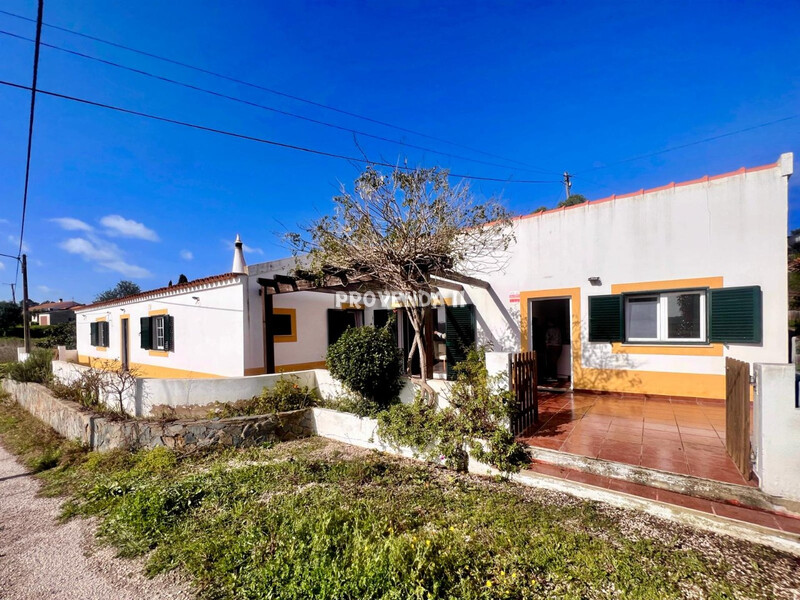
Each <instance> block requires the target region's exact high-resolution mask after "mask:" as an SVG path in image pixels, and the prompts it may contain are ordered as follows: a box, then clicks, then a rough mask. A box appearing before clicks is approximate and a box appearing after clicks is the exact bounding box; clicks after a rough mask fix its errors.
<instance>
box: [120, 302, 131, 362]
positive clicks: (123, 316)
mask: <svg viewBox="0 0 800 600" xmlns="http://www.w3.org/2000/svg"><path fill="white" fill-rule="evenodd" d="M130 320H131V316H130V315H128V314H124V315H120V316H119V358H120V364H122V355H123V354H125V350H126V349H125V348H123V347H122V322H123V321H128V344H127V345H128V348H127V354H128V368H130V366H131V326H130Z"/></svg>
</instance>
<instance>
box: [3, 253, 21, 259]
mask: <svg viewBox="0 0 800 600" xmlns="http://www.w3.org/2000/svg"><path fill="white" fill-rule="evenodd" d="M0 256H2V257H5V258H13V259H14V260H19V256H12V255H11V254H3V253H2V252H0Z"/></svg>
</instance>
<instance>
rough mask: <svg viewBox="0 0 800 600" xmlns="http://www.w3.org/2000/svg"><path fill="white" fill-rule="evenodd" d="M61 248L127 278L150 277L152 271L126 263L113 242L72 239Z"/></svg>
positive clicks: (120, 251)
mask: <svg viewBox="0 0 800 600" xmlns="http://www.w3.org/2000/svg"><path fill="white" fill-rule="evenodd" d="M61 248H63V249H64V250H66V251H67V252H69V253H70V254H77V255H78V256H80V257H81V258H83V259H84V260H85V261H87V262H91V263H95V264H98V265H99V266H101V267H105V268H106V269H109V270H111V271H116V272H117V273H122V274H123V275H125V276H126V277H134V278H142V277H149V276H150V271H148V270H147V269H145V268H144V267H140V266H138V265H133V264H130V263H128V262H125V260H124V253H123V252H122V250H120V249H119V247H118V246H117V245H116V244H112V243H111V242H106V241H103V240H98V239H93V240H87V239H85V238H70V239H68V240H66V241H64V242H62V243H61Z"/></svg>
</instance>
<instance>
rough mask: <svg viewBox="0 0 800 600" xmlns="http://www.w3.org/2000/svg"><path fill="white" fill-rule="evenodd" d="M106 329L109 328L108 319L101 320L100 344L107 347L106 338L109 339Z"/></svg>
mask: <svg viewBox="0 0 800 600" xmlns="http://www.w3.org/2000/svg"><path fill="white" fill-rule="evenodd" d="M108 329H109V325H108V321H103V322H102V323H100V333H101V337H102V340H101V341H100V345H101V346H102V347H103V348H108V340H109V335H108Z"/></svg>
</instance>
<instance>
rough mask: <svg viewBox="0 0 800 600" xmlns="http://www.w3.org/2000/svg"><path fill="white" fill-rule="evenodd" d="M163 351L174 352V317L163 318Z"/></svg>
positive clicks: (166, 316)
mask: <svg viewBox="0 0 800 600" xmlns="http://www.w3.org/2000/svg"><path fill="white" fill-rule="evenodd" d="M164 349H165V350H167V351H169V352H172V351H173V350H175V317H170V316H169V315H165V316H164Z"/></svg>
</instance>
